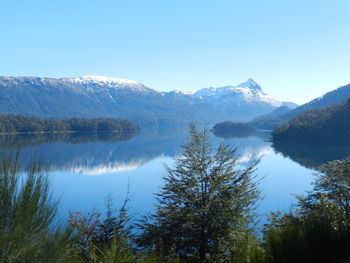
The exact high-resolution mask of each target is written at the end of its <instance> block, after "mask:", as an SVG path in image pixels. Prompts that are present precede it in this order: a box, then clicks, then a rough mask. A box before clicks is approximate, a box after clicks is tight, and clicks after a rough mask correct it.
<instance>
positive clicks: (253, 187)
mask: <svg viewBox="0 0 350 263" xmlns="http://www.w3.org/2000/svg"><path fill="white" fill-rule="evenodd" d="M190 133H191V139H190V141H189V142H188V143H187V144H186V145H184V146H183V149H184V152H183V156H182V157H180V158H179V159H178V160H177V161H176V163H175V165H174V168H171V167H166V174H165V175H164V176H163V180H164V182H165V183H164V186H163V187H162V189H161V192H160V193H159V194H157V197H158V202H159V204H158V207H157V210H156V213H155V214H154V215H153V216H152V217H151V218H150V221H149V222H146V221H145V222H143V225H142V228H143V230H144V234H143V236H142V238H141V240H142V245H144V246H147V245H148V246H149V247H152V249H154V250H155V251H156V254H158V255H159V256H160V258H161V260H162V261H163V262H170V261H171V260H173V261H176V260H178V261H180V262H201V263H205V262H232V261H233V258H234V257H235V253H236V252H237V251H238V249H239V246H240V243H241V242H244V241H243V240H246V237H247V235H248V234H249V232H250V229H249V225H250V223H251V222H252V219H253V209H254V206H255V204H256V201H257V200H258V198H259V191H258V189H257V184H256V182H254V178H253V176H252V174H253V172H254V170H255V165H253V166H250V167H248V168H246V169H243V170H242V169H238V168H237V154H236V153H237V149H236V148H233V147H231V146H229V145H227V144H221V145H220V146H219V147H218V149H217V151H216V153H215V154H212V151H211V146H210V143H209V139H208V136H207V130H203V131H201V132H197V130H196V128H195V127H194V126H191V127H190ZM170 259H171V260H170Z"/></svg>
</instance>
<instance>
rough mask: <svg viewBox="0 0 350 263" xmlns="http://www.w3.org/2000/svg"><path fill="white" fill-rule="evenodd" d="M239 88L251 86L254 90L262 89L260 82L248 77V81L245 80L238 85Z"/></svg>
mask: <svg viewBox="0 0 350 263" xmlns="http://www.w3.org/2000/svg"><path fill="white" fill-rule="evenodd" d="M237 87H239V88H249V89H253V90H262V89H261V87H260V86H259V84H258V83H256V82H255V80H253V79H248V80H247V81H246V82H243V83H241V84H239V85H237Z"/></svg>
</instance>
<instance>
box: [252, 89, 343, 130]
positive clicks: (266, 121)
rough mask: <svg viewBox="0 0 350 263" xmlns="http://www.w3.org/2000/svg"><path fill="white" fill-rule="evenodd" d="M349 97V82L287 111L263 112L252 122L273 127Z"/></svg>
mask: <svg viewBox="0 0 350 263" xmlns="http://www.w3.org/2000/svg"><path fill="white" fill-rule="evenodd" d="M349 98H350V84H348V85H345V86H342V87H340V88H338V89H335V90H333V91H330V92H328V93H326V94H324V95H323V96H321V97H318V98H316V99H314V100H312V101H310V102H308V103H305V104H303V105H301V106H299V107H296V108H295V109H292V110H289V111H283V110H281V111H280V110H276V112H274V113H271V114H265V115H262V116H259V117H256V118H255V119H254V120H253V121H252V122H250V124H251V125H253V126H254V127H255V128H257V129H274V128H276V127H278V126H280V125H281V124H282V123H284V122H286V121H289V120H291V119H293V118H294V117H296V116H298V115H299V114H301V113H304V112H306V111H309V110H312V109H318V108H323V107H328V106H331V105H333V104H338V103H341V102H343V101H345V100H346V99H349Z"/></svg>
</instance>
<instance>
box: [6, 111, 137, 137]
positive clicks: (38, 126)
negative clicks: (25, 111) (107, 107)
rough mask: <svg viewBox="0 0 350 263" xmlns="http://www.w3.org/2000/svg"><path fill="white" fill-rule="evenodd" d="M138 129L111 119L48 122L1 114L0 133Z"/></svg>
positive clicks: (77, 119) (125, 121)
mask: <svg viewBox="0 0 350 263" xmlns="http://www.w3.org/2000/svg"><path fill="white" fill-rule="evenodd" d="M138 130H139V128H138V126H137V125H136V124H133V123H131V122H129V121H127V120H118V119H112V118H91V119H86V118H71V119H64V120H48V119H42V118H38V117H25V116H21V115H11V114H1V115H0V133H34V132H64V131H74V132H95V131H138Z"/></svg>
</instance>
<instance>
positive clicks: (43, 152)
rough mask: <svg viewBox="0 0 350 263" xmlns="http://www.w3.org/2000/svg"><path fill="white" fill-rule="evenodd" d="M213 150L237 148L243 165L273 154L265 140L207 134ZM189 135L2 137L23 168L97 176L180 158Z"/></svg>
mask: <svg viewBox="0 0 350 263" xmlns="http://www.w3.org/2000/svg"><path fill="white" fill-rule="evenodd" d="M208 135H209V136H210V140H211V142H212V145H213V147H212V148H213V150H214V149H215V148H216V147H217V146H218V145H219V143H220V142H225V141H226V142H229V143H230V144H232V145H235V146H238V154H239V159H238V162H239V163H240V164H242V165H248V164H251V163H253V162H256V161H258V160H260V159H261V158H262V157H263V156H264V155H265V154H267V153H269V152H271V151H272V148H271V147H270V143H269V142H267V141H265V140H262V138H264V136H265V137H266V135H261V134H260V136H250V137H246V138H231V139H230V140H222V139H219V138H217V137H215V136H213V135H212V134H211V133H208ZM187 139H188V132H187V130H186V129H184V130H183V131H178V130H177V131H176V132H166V133H154V132H147V131H141V132H140V133H139V134H137V135H136V136H134V135H133V134H129V133H125V134H115V133H93V134H88V133H85V134H79V133H64V134H26V135H1V136H0V149H1V152H2V153H6V152H7V153H8V152H11V151H12V152H13V151H15V150H16V149H19V151H20V160H21V163H22V165H23V167H27V166H28V165H29V164H30V163H31V162H33V161H40V162H41V163H43V164H44V165H47V166H49V167H50V169H51V170H53V171H70V172H74V173H82V174H86V175H98V174H105V173H115V172H121V171H130V170H133V169H136V168H138V167H140V166H142V165H143V164H145V163H147V162H149V161H151V160H153V159H155V158H157V157H159V156H165V157H170V158H175V157H177V156H179V155H180V154H181V147H180V146H181V145H183V144H184V143H186V140H187Z"/></svg>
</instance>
